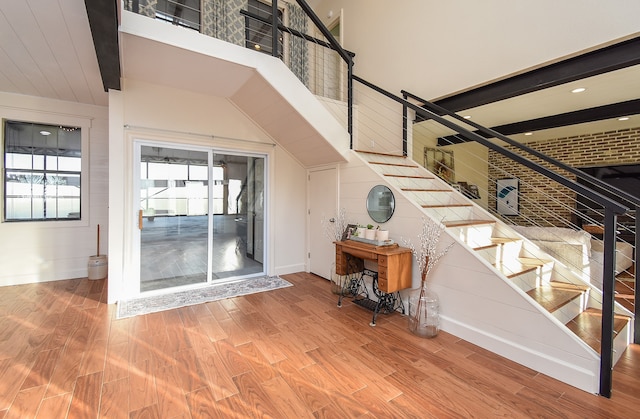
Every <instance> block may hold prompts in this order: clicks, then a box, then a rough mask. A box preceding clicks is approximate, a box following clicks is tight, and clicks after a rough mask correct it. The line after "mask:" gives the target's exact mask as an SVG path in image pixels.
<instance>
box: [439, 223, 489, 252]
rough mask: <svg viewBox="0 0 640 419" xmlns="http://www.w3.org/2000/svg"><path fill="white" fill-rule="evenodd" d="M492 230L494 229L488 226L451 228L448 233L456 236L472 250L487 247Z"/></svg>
mask: <svg viewBox="0 0 640 419" xmlns="http://www.w3.org/2000/svg"><path fill="white" fill-rule="evenodd" d="M492 230H493V227H492V226H491V225H488V224H487V225H472V226H461V227H450V228H448V229H447V231H449V232H450V233H451V234H453V235H454V236H456V237H457V238H458V239H459V240H460V241H462V242H464V243H466V244H467V245H468V246H470V247H472V248H475V247H481V246H485V245H486V243H487V239H488V238H489V237H491V232H492Z"/></svg>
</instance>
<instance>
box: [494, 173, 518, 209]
mask: <svg viewBox="0 0 640 419" xmlns="http://www.w3.org/2000/svg"><path fill="white" fill-rule="evenodd" d="M518 186H519V185H518V179H516V178H508V179H498V180H497V181H496V211H497V212H498V214H500V215H518V214H519V202H518V198H519V197H518V193H519V192H518Z"/></svg>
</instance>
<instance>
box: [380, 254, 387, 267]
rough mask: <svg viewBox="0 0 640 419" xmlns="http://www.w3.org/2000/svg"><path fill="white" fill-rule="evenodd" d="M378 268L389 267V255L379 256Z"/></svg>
mask: <svg viewBox="0 0 640 419" xmlns="http://www.w3.org/2000/svg"><path fill="white" fill-rule="evenodd" d="M378 266H389V257H388V256H387V255H378Z"/></svg>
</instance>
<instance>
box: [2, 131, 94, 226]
mask: <svg viewBox="0 0 640 419" xmlns="http://www.w3.org/2000/svg"><path fill="white" fill-rule="evenodd" d="M4 168H5V178H4V220H5V221H49V220H79V219H80V218H81V208H80V207H81V205H80V203H81V196H80V195H81V194H80V189H81V187H80V185H81V173H82V135H81V129H80V128H79V127H71V126H54V125H44V124H35V123H30V122H18V121H9V120H5V121H4Z"/></svg>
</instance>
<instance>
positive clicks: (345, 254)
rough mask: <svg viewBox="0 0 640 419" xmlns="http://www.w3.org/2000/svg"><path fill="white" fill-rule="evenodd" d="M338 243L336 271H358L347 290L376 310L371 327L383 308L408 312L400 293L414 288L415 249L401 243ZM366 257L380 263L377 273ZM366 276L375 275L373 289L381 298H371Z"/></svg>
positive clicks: (340, 303) (347, 272) (363, 303)
mask: <svg viewBox="0 0 640 419" xmlns="http://www.w3.org/2000/svg"><path fill="white" fill-rule="evenodd" d="M335 245H336V274H338V275H350V274H356V275H355V278H353V279H351V283H350V284H348V285H347V287H346V292H347V293H348V294H350V295H351V296H353V297H356V298H355V299H354V303H356V304H358V305H361V306H363V307H366V308H369V309H371V310H373V311H374V314H373V320H372V321H371V323H370V324H371V326H375V324H376V316H377V314H378V313H379V312H380V311H381V310H382V309H384V310H385V311H387V312H391V311H395V310H396V309H397V308H398V307H402V311H403V312H404V305H403V304H402V300H401V299H400V295H399V293H398V292H399V291H400V290H403V289H406V288H410V287H411V264H412V254H411V249H408V248H405V247H400V246H398V245H397V244H392V245H387V246H376V245H374V244H369V243H364V242H359V241H355V240H343V241H337V242H335ZM365 259H366V260H371V261H374V262H376V263H377V264H378V272H377V273H376V272H372V271H368V270H365V269H364V260H365ZM365 275H367V276H371V277H372V278H373V284H372V285H373V292H374V293H375V294H376V297H378V300H377V301H372V300H370V299H369V296H368V292H367V289H366V287H365V286H364V281H363V277H364V276H365ZM344 293H345V290H343V292H342V293H341V294H340V297H339V299H338V307H340V306H341V305H342V297H343V296H344Z"/></svg>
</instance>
